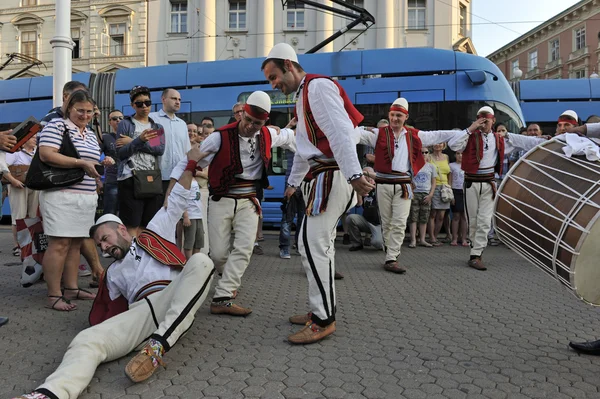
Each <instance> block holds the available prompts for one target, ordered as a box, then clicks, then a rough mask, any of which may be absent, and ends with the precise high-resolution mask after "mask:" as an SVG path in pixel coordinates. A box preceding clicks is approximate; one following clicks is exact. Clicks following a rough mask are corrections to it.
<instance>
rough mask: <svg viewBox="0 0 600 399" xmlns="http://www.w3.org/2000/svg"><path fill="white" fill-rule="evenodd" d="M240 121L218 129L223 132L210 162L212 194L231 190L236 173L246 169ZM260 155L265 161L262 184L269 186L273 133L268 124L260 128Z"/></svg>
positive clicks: (209, 181)
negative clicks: (243, 165) (242, 156)
mask: <svg viewBox="0 0 600 399" xmlns="http://www.w3.org/2000/svg"><path fill="white" fill-rule="evenodd" d="M238 124H239V122H233V123H230V124H229V125H226V126H223V127H221V128H219V129H218V131H219V133H220V134H221V147H220V148H219V151H217V153H216V154H215V157H214V158H213V160H212V162H211V163H210V172H209V174H208V183H209V184H210V187H209V189H210V193H211V195H224V194H227V192H228V191H229V187H230V185H231V184H232V183H233V182H235V175H239V174H240V173H242V172H243V171H244V168H243V167H242V158H241V157H240V137H239V135H238ZM258 140H259V141H260V145H259V148H260V156H261V158H262V160H263V163H264V166H265V168H264V170H263V177H262V185H263V188H265V187H268V186H269V181H268V179H267V170H268V169H269V162H270V161H271V133H269V129H268V128H267V127H266V126H263V127H262V129H261V130H260V135H259V138H258Z"/></svg>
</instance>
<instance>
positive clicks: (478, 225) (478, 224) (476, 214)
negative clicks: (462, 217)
mask: <svg viewBox="0 0 600 399" xmlns="http://www.w3.org/2000/svg"><path fill="white" fill-rule="evenodd" d="M465 184H466V183H465ZM492 184H494V183H492ZM464 193H465V209H466V210H467V219H468V221H469V239H470V240H471V256H481V254H482V253H483V250H484V249H485V247H487V243H488V233H489V232H490V228H491V227H492V214H493V213H494V199H493V194H494V190H493V189H492V185H491V184H490V183H487V182H484V183H479V182H478V183H471V187H469V188H465V190H464Z"/></svg>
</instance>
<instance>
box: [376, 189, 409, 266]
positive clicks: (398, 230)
mask: <svg viewBox="0 0 600 399" xmlns="http://www.w3.org/2000/svg"><path fill="white" fill-rule="evenodd" d="M411 202H412V201H411V200H410V199H404V198H402V186H401V185H400V184H378V185H377V205H378V206H379V217H380V219H381V229H382V232H383V242H384V244H385V246H384V248H385V261H386V262H387V261H396V260H397V259H398V256H400V247H401V246H402V243H403V242H404V235H405V234H406V221H407V220H408V215H409V214H410V204H411Z"/></svg>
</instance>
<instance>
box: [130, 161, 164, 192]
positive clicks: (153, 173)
mask: <svg viewBox="0 0 600 399" xmlns="http://www.w3.org/2000/svg"><path fill="white" fill-rule="evenodd" d="M131 173H133V197H134V198H135V199H147V198H153V197H156V196H157V195H162V194H163V188H162V173H161V171H160V169H159V167H158V157H155V158H154V169H150V170H132V171H131Z"/></svg>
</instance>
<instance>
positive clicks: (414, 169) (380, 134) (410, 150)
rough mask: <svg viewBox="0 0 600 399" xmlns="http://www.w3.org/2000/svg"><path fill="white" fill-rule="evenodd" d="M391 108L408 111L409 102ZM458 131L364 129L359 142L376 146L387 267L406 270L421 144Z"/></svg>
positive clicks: (421, 161)
mask: <svg viewBox="0 0 600 399" xmlns="http://www.w3.org/2000/svg"><path fill="white" fill-rule="evenodd" d="M390 111H397V112H402V113H404V114H408V101H406V99H404V98H398V99H397V100H396V101H394V103H393V104H392V105H391V107H390ZM458 133H459V132H457V131H455V130H437V131H430V132H426V131H420V130H418V129H415V128H412V127H403V128H402V130H401V131H400V132H399V133H396V132H394V131H393V130H392V128H391V127H390V126H386V127H383V128H379V129H373V132H369V131H367V130H362V132H361V139H360V143H361V144H364V145H368V146H371V147H374V148H375V166H374V169H375V173H376V175H375V182H376V183H377V199H378V201H379V215H380V217H381V227H382V230H383V242H384V244H385V245H384V248H385V253H386V254H385V265H384V268H386V270H389V271H391V272H395V273H403V272H405V271H406V269H405V268H404V267H402V266H399V265H397V259H398V256H400V247H401V245H402V243H403V242H404V235H405V231H406V223H407V219H408V215H409V214H410V205H411V200H412V197H413V192H412V186H411V184H412V179H413V177H414V176H416V175H417V174H418V173H419V170H421V168H422V167H423V166H424V165H425V159H424V158H423V154H422V153H421V148H422V147H424V146H425V147H427V146H430V145H433V144H439V143H444V142H446V141H448V140H450V139H451V138H453V137H455V136H456V135H457V134H458Z"/></svg>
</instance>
